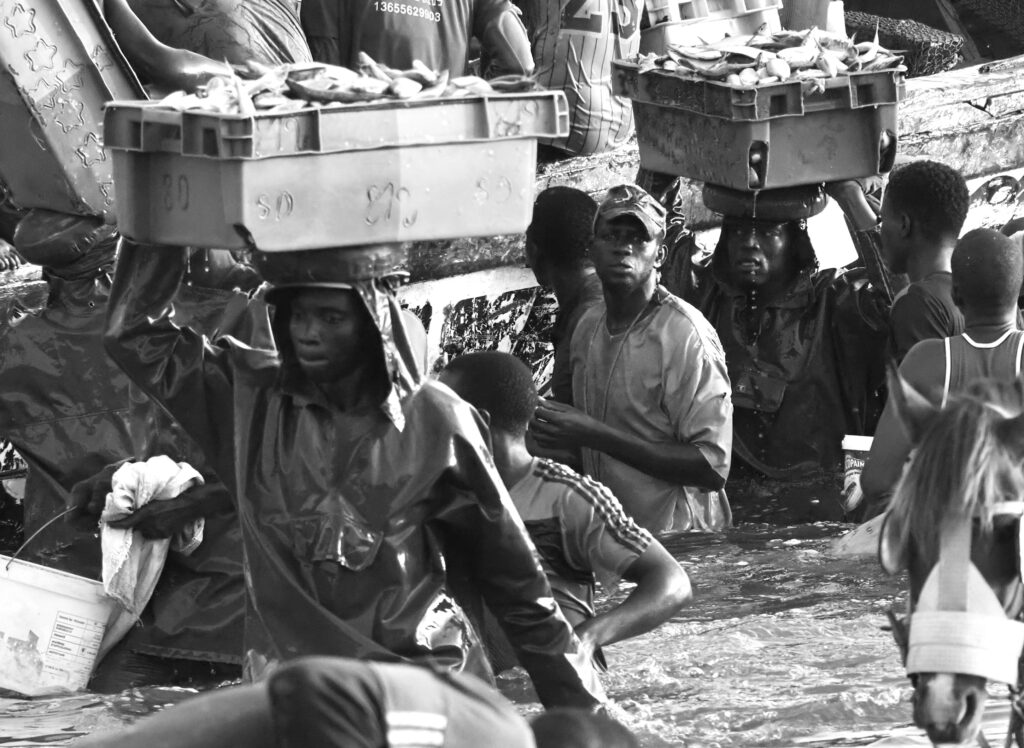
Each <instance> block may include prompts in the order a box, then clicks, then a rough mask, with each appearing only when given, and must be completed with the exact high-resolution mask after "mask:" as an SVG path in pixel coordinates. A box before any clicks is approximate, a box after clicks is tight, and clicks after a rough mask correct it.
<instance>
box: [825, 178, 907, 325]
mask: <svg viewBox="0 0 1024 748" xmlns="http://www.w3.org/2000/svg"><path fill="white" fill-rule="evenodd" d="M825 191H826V192H827V193H828V195H829V196H830V197H831V198H832V199H833V200H835V201H836V203H837V204H838V205H839V207H840V208H841V209H842V211H843V214H844V215H845V216H846V223H847V227H848V228H849V230H850V238H851V239H852V240H853V246H854V249H855V250H856V251H857V256H858V257H859V258H860V260H861V262H863V263H864V267H865V269H866V270H867V273H868V278H869V279H870V281H871V283H872V284H873V285H874V286H875V287H876V288H878V290H879V292H880V293H881V294H882V296H883V297H884V299H885V303H886V304H888V305H891V304H892V302H893V299H895V298H896V293H897V291H898V290H899V288H898V286H899V287H902V285H905V283H904V282H903V281H902V280H901V279H902V276H901V277H897V278H894V277H893V276H892V274H891V273H890V272H889V270H888V268H887V267H886V266H885V262H884V260H883V259H882V238H881V234H880V232H879V230H878V211H876V210H875V208H874V207H873V206H872V205H871V203H870V202H869V201H868V197H867V195H865V194H864V188H863V187H862V186H861V184H860V183H859V182H858V181H856V180H854V179H848V180H845V181H842V182H832V183H830V184H827V185H825Z"/></svg>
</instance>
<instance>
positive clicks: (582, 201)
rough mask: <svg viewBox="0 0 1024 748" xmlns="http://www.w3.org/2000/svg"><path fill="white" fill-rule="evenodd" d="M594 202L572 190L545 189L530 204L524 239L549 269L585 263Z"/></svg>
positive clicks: (568, 267) (565, 267)
mask: <svg viewBox="0 0 1024 748" xmlns="http://www.w3.org/2000/svg"><path fill="white" fill-rule="evenodd" d="M596 214H597V202H596V201H595V200H594V198H592V197H591V196H590V195H588V194H587V193H586V192H583V191H581V190H577V189H575V188H573V187H548V188H547V189H546V190H544V191H543V192H541V193H540V194H539V195H537V199H536V201H535V202H534V203H533V218H532V219H531V220H530V226H529V228H528V229H527V230H526V236H527V238H528V239H529V240H530V241H532V242H533V243H534V244H536V245H537V249H538V251H539V254H540V256H541V258H542V259H543V261H545V262H547V263H549V264H550V265H551V267H555V268H560V269H571V268H575V267H580V266H582V265H584V264H586V262H587V249H588V248H589V247H590V242H591V239H592V238H593V236H594V216H595V215H596Z"/></svg>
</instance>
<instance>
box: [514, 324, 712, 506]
mask: <svg viewBox="0 0 1024 748" xmlns="http://www.w3.org/2000/svg"><path fill="white" fill-rule="evenodd" d="M576 334H577V335H578V334H579V333H578V331H577V333H576ZM703 335H706V336H709V337H707V338H705V337H703V336H702V333H700V332H699V331H698V329H697V327H696V326H695V325H693V324H678V325H672V326H671V327H670V328H669V329H666V330H664V332H663V333H662V344H663V346H664V347H663V352H662V356H663V359H662V360H661V361H658V362H655V363H654V365H657V366H660V367H661V392H660V393H659V394H660V398H661V401H660V403H659V405H660V407H661V408H662V410H664V412H665V413H667V414H668V417H669V420H670V422H671V425H672V429H673V431H674V437H675V439H674V440H672V441H667V440H666V441H657V442H655V441H648V440H646V439H643V438H641V437H639V436H636V435H634V434H632V433H628V432H624V431H621V430H619V429H616V428H614V427H612V426H609V425H608V424H605V423H603V422H602V421H599V420H597V419H596V418H593V417H591V416H589V415H587V414H586V413H584V412H583V411H581V410H578V409H577V408H572V407H570V406H567V405H563V404H561V403H556V402H553V401H550V400H547V401H541V402H540V404H539V405H538V406H537V411H536V413H535V414H534V418H533V421H532V422H531V424H530V428H531V430H532V431H533V433H534V436H535V438H536V439H537V442H538V443H539V444H540V445H541V446H542V447H554V448H565V447H570V448H579V447H586V448H588V449H593V450H596V451H599V452H603V453H605V454H607V455H609V456H611V457H613V458H615V459H617V460H619V461H621V462H624V463H626V464H627V465H630V466H632V467H634V468H636V469H637V470H641V471H643V472H645V473H647V474H648V475H651V476H654V477H655V478H660V479H662V480H665V481H669V482H672V483H676V484H678V485H685V486H696V487H700V488H705V489H708V490H713V491H716V490H719V489H721V488H722V487H723V486H724V485H725V479H726V478H727V477H728V475H729V462H730V459H731V453H732V399H731V394H730V393H731V387H730V385H729V375H728V372H727V370H726V365H725V354H724V353H723V352H722V350H721V345H720V344H719V343H718V341H717V338H715V339H714V340H712V339H711V338H710V336H714V335H715V333H714V332H713V331H706V332H705V333H703ZM574 339H575V337H574ZM574 365H575V364H574Z"/></svg>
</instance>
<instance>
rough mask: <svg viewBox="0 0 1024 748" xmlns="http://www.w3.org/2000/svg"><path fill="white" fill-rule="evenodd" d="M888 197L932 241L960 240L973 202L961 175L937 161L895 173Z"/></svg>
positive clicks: (913, 164) (915, 164) (911, 165)
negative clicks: (943, 239) (969, 206)
mask: <svg viewBox="0 0 1024 748" xmlns="http://www.w3.org/2000/svg"><path fill="white" fill-rule="evenodd" d="M885 196H886V197H887V198H888V200H889V204H890V205H892V207H893V208H895V209H896V210H898V211H900V212H902V213H906V214H907V215H909V216H910V217H911V218H912V219H913V221H914V223H915V224H916V225H917V227H918V229H919V230H920V231H921V233H922V234H923V235H924V236H925V237H928V238H929V239H941V238H943V237H952V238H954V239H955V238H956V237H958V236H960V230H961V229H962V228H963V226H964V221H965V220H966V219H967V207H968V204H969V203H970V199H971V196H970V193H969V192H968V190H967V183H966V182H965V181H964V178H963V177H962V176H961V175H960V172H958V171H957V170H956V169H954V168H952V167H950V166H946V165H945V164H940V163H939V162H938V161H911V162H910V163H908V164H904V165H903V166H899V167H897V168H896V169H893V171H892V173H891V174H890V175H889V184H888V186H887V187H886V188H885Z"/></svg>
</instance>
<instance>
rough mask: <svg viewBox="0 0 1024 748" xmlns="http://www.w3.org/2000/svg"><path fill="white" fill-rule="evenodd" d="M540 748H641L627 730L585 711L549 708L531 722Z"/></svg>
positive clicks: (604, 717) (531, 727)
mask: <svg viewBox="0 0 1024 748" xmlns="http://www.w3.org/2000/svg"><path fill="white" fill-rule="evenodd" d="M530 729H531V730H533V739H534V741H536V743H537V748H640V743H639V741H637V739H636V737H635V736H634V735H633V733H631V732H630V731H629V730H627V729H626V727H625V726H624V725H623V724H622V723H621V722H617V721H616V720H614V719H612V718H611V717H609V716H607V715H604V714H593V713H592V712H589V711H587V710H585V709H578V708H576V709H573V708H568V707H559V708H557V709H548V710H547V711H546V712H544V713H543V714H540V715H538V716H536V717H534V718H533V720H531V722H530Z"/></svg>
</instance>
